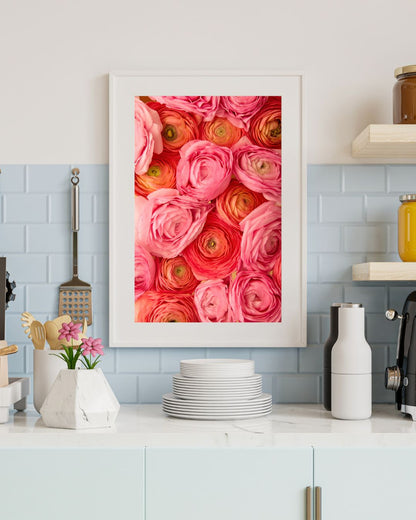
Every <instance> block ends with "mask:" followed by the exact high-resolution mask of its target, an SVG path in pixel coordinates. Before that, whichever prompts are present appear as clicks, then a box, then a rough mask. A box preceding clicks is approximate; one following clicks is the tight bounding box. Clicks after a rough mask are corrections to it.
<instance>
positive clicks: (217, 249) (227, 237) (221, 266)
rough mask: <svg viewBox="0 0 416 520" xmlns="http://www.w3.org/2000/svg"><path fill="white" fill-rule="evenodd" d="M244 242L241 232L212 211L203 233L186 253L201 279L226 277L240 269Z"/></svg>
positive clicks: (184, 253)
mask: <svg viewBox="0 0 416 520" xmlns="http://www.w3.org/2000/svg"><path fill="white" fill-rule="evenodd" d="M240 245H241V233H240V232H239V231H237V230H236V229H235V228H234V227H232V226H230V225H229V224H227V222H225V221H224V220H222V219H221V218H220V217H219V216H218V215H217V214H216V213H210V214H209V215H208V217H207V220H206V223H205V226H204V228H203V230H202V231H201V233H200V234H199V235H198V236H197V237H196V239H195V240H194V241H193V242H192V243H191V244H190V245H189V246H188V247H187V248H186V249H185V250H184V251H183V253H182V254H183V256H184V257H185V259H186V261H187V262H188V264H189V265H190V266H191V268H192V271H193V273H194V275H195V277H196V278H197V279H198V280H215V279H217V278H218V279H222V278H225V277H226V276H228V275H230V274H231V273H232V272H233V271H234V270H235V269H236V267H237V263H238V259H239V256H240Z"/></svg>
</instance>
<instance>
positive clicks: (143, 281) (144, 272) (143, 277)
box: [134, 244, 156, 299]
mask: <svg viewBox="0 0 416 520" xmlns="http://www.w3.org/2000/svg"><path fill="white" fill-rule="evenodd" d="M155 275H156V264H155V260H154V258H153V256H152V255H151V254H150V253H149V251H147V249H146V248H145V247H143V246H142V245H141V244H136V246H135V250H134V297H135V299H137V298H138V297H139V296H141V295H142V294H143V293H144V292H145V291H148V290H149V289H151V288H152V287H153V284H154V281H155Z"/></svg>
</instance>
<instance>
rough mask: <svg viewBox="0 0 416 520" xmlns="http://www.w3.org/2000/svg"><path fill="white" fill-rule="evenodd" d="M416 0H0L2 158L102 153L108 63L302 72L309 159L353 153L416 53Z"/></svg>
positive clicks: (83, 158)
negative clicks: (361, 133)
mask: <svg viewBox="0 0 416 520" xmlns="http://www.w3.org/2000/svg"><path fill="white" fill-rule="evenodd" d="M415 19H416V2H415V0H394V1H393V0H339V1H337V0H255V1H252V2H248V1H246V0H207V1H205V2H201V1H199V0H176V1H175V0H170V1H167V0H147V1H144V0H112V1H109V0H36V1H33V0H19V1H17V2H11V1H10V0H0V22H1V30H0V162H1V163H3V164H5V163H71V162H76V163H78V164H79V163H107V162H108V78H107V74H108V72H109V71H111V70H138V69H142V68H145V69H177V68H181V69H229V68H233V69H245V68H246V69H259V70H261V69H281V70H287V69H289V70H290V69H292V70H304V71H305V73H306V78H307V110H308V116H307V140H308V156H307V161H308V162H309V163H346V162H353V160H352V158H351V157H350V144H351V140H352V139H353V138H354V137H355V135H356V134H357V133H358V132H359V131H360V130H362V128H364V127H365V126H366V125H367V124H368V123H370V122H372V123H382V122H384V123H385V122H391V88H392V86H393V83H394V78H393V70H394V68H395V67H397V66H399V65H405V64H411V63H414V62H415V61H416V57H415V48H416V31H415Z"/></svg>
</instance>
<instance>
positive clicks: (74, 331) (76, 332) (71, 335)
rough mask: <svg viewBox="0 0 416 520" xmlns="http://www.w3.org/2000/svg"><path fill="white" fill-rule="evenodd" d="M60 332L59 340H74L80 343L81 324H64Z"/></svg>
mask: <svg viewBox="0 0 416 520" xmlns="http://www.w3.org/2000/svg"><path fill="white" fill-rule="evenodd" d="M58 332H59V336H58V339H65V340H66V341H71V339H74V340H75V341H78V339H79V336H80V334H81V323H74V322H72V321H70V322H69V323H62V327H61V328H60V329H59V330H58Z"/></svg>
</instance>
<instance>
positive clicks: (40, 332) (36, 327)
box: [30, 320, 46, 350]
mask: <svg viewBox="0 0 416 520" xmlns="http://www.w3.org/2000/svg"><path fill="white" fill-rule="evenodd" d="M30 334H31V336H32V343H33V346H34V347H35V348H36V349H39V350H43V348H44V346H45V339H46V333H45V327H44V326H43V324H42V323H41V322H40V321H37V320H35V321H33V322H32V324H31V325H30Z"/></svg>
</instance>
